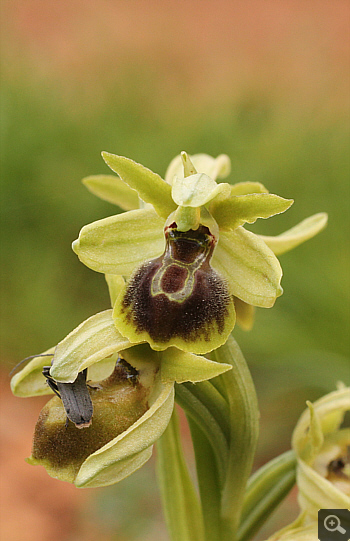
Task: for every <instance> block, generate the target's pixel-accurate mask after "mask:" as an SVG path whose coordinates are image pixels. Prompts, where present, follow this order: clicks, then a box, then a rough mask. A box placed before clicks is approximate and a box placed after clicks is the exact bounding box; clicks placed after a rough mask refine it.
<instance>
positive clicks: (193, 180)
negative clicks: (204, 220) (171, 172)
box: [171, 173, 231, 207]
mask: <svg viewBox="0 0 350 541" xmlns="http://www.w3.org/2000/svg"><path fill="white" fill-rule="evenodd" d="M230 192H231V186H230V185H229V184H227V183H221V184H217V183H216V182H215V180H213V179H211V178H210V177H208V175H206V174H205V173H196V174H195V175H190V176H189V177H185V178H183V177H175V178H174V181H173V186H172V192H171V193H172V198H173V200H174V201H175V203H176V204H177V205H179V206H182V207H201V206H203V205H206V204H207V203H209V201H211V200H212V199H214V197H216V196H217V195H219V194H221V195H222V196H226V197H228V196H229V194H230Z"/></svg>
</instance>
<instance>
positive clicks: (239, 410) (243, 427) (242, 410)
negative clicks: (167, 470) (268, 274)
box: [214, 337, 259, 541]
mask: <svg viewBox="0 0 350 541" xmlns="http://www.w3.org/2000/svg"><path fill="white" fill-rule="evenodd" d="M214 357H215V359H216V360H217V361H219V362H224V363H230V364H231V365H232V370H230V371H229V372H226V373H225V374H222V375H221V376H219V378H220V379H221V380H222V381H223V382H224V384H225V389H226V396H227V400H228V404H229V409H230V444H229V456H228V462H227V468H226V478H225V483H224V485H223V486H222V498H221V515H220V519H221V528H222V541H226V540H227V541H234V539H236V535H237V530H238V526H239V523H240V517H241V511H242V506H243V499H244V493H245V488H246V483H247V480H248V477H249V474H250V472H251V468H252V464H253V459H254V454H255V449H256V444H257V439H258V432H259V411H258V404H257V398H256V393H255V388H254V384H253V381H252V378H251V375H250V372H249V369H248V366H247V364H246V362H245V359H244V357H243V355H242V353H241V350H240V349H239V347H238V344H237V343H236V342H235V340H234V339H233V338H232V337H229V339H228V341H227V342H226V344H225V345H223V346H221V347H220V348H219V349H217V350H216V351H215V352H214Z"/></svg>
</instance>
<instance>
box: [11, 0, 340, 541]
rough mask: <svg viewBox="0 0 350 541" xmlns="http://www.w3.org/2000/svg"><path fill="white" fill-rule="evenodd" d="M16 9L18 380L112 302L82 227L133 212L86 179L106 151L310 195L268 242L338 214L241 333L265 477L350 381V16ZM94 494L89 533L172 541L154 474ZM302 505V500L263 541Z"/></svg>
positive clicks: (171, 5)
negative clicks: (210, 166)
mask: <svg viewBox="0 0 350 541" xmlns="http://www.w3.org/2000/svg"><path fill="white" fill-rule="evenodd" d="M1 10H2V14H1V20H2V26H3V31H2V85H1V154H2V171H1V207H2V208H1V220H2V227H1V233H2V240H1V257H2V264H1V271H2V280H1V285H2V290H1V301H2V302H1V307H2V323H1V349H2V353H1V360H2V364H3V372H4V373H6V372H8V371H9V370H10V368H11V367H12V366H13V365H14V364H15V363H16V362H18V361H19V360H20V359H21V358H23V357H26V356H28V355H30V354H33V353H39V352H41V351H43V350H45V349H47V348H48V347H50V346H52V345H54V344H56V343H57V342H58V341H59V340H61V339H62V338H63V337H64V336H65V335H66V334H67V333H68V332H70V331H71V330H72V329H73V328H74V327H76V326H77V325H78V324H79V323H80V322H81V321H83V320H84V319H86V318H87V317H88V316H90V315H92V314H94V313H96V312H98V311H100V310H103V309H105V308H107V307H108V304H109V301H108V295H107V289H106V286H105V283H104V278H103V276H101V275H99V274H96V273H94V272H93V271H91V270H89V269H87V268H85V267H84V266H83V265H82V264H81V263H80V262H79V261H78V259H77V258H76V256H75V255H74V253H73V252H72V250H71V247H70V246H71V242H72V241H73V240H74V239H75V238H76V237H77V236H78V233H79V230H80V228H81V227H82V226H83V225H84V224H86V223H89V222H91V221H94V220H97V219H100V218H103V217H105V216H108V215H111V214H113V213H115V212H118V211H119V209H116V208H115V207H113V206H112V205H110V204H108V203H106V202H103V201H100V200H98V199H97V198H95V197H94V196H93V195H91V194H90V193H89V192H87V191H86V189H85V188H84V186H83V185H82V184H81V182H80V180H81V178H83V177H84V176H87V175H90V174H97V173H107V174H108V169H107V166H105V165H104V163H103V160H102V158H101V156H100V152H101V151H102V150H107V151H109V152H113V153H116V154H121V155H125V156H127V157H130V158H133V159H135V160H136V161H138V162H140V163H143V164H144V165H146V166H147V167H149V168H151V169H152V170H154V171H156V172H158V173H159V174H160V175H164V173H165V170H166V167H167V165H168V163H169V162H170V160H171V159H172V158H173V157H174V156H175V155H176V154H178V153H179V152H180V151H181V150H186V151H187V152H189V153H190V154H191V153H192V154H193V153H197V152H206V153H208V154H211V155H213V156H216V155H218V154H220V153H226V154H228V155H229V156H230V158H231V160H232V172H231V175H230V177H229V181H230V182H232V183H234V182H241V181H246V180H251V181H259V182H262V183H263V184H265V185H266V186H267V188H268V189H269V190H270V192H272V193H277V194H279V195H281V196H283V197H286V198H293V199H294V200H295V203H294V205H293V207H292V208H291V209H290V210H289V211H288V212H287V213H286V214H284V215H281V216H277V217H275V218H272V219H270V220H268V221H263V220H260V222H259V223H257V224H255V225H254V226H252V228H251V229H252V230H254V231H255V232H259V233H263V234H279V233H281V232H282V231H284V230H285V229H288V228H289V227H291V226H293V225H295V224H296V223H297V222H299V221H301V220H302V219H304V218H306V217H307V216H309V215H311V214H314V213H316V212H320V211H326V212H328V213H329V225H328V227H327V229H326V230H325V231H323V232H322V233H321V234H320V235H318V236H317V237H316V238H314V239H312V240H310V241H308V242H307V243H305V244H304V245H302V246H300V247H298V248H297V249H295V250H294V251H293V252H290V253H288V254H286V255H284V256H281V258H280V260H281V263H282V266H283V269H284V278H283V282H282V285H283V288H284V295H283V296H282V297H281V298H279V299H278V300H277V302H276V305H275V307H274V308H273V309H272V310H264V309H260V310H258V311H257V317H256V324H255V326H254V329H253V330H252V331H251V332H249V333H245V332H243V331H240V330H239V329H237V330H235V331H234V335H235V336H236V338H237V340H238V342H239V344H240V345H241V348H242V349H243V352H244V354H245V356H246V359H247V361H248V363H249V365H250V367H251V369H252V372H253V377H254V380H255V382H256V386H257V390H258V396H259V400H260V407H261V412H262V425H261V426H262V428H261V438H260V442H259V449H258V455H257V460H256V465H260V464H262V463H264V462H265V461H266V460H268V459H269V458H271V457H273V456H275V455H276V454H278V453H279V452H281V451H284V450H286V449H288V448H289V446H290V437H291V432H292V429H293V426H294V424H295V422H296V420H297V419H298V417H299V415H300V413H301V412H302V410H303V409H304V406H305V400H306V399H311V400H314V399H316V398H317V397H319V396H320V395H322V394H324V393H325V392H328V391H331V390H333V389H334V388H335V385H336V382H337V381H338V380H343V381H345V382H347V383H349V381H350V377H349V372H350V370H349V334H350V333H349V330H350V329H349V315H350V314H349V306H350V304H349V270H350V264H349V242H348V236H349V201H350V197H349V195H350V194H349V173H350V171H349V169H350V167H349V67H348V66H349V48H348V47H347V46H346V44H347V43H348V41H347V38H348V36H349V17H348V16H349V5H348V4H347V3H346V2H343V1H342V0H338V1H337V2H334V3H329V2H327V1H324V0H317V1H316V0H315V1H310V2H307V3H305V2H302V1H295V2H290V3H289V2H288V3H284V2H278V1H277V0H275V1H273V0H270V1H266V2H259V0H248V1H246V2H243V1H233V2H232V1H231V2H230V1H228V0H227V1H225V0H219V1H216V2H210V1H204V2H199V1H198V2H197V1H194V0H189V1H188V2H181V1H180V2H167V1H165V2H163V3H160V2H157V1H155V0H152V1H148V2H146V1H145V2H142V1H140V2H137V1H131V2H127V1H107V0H98V1H84V2H83V1H72V2H69V1H68V0H67V1H66V0H64V1H61V2H54V1H53V0H47V1H45V2H43V1H39V0H38V1H36V0H31V1H29V2H28V1H25V0H12V1H11V0H3V2H2V5H1ZM28 402H30V401H28ZM30 403H31V404H32V402H30ZM24 407H25V404H24V402H23V408H24ZM184 430H185V429H184ZM28 453H29V450H28ZM19 459H21V458H19ZM28 468H29V466H28ZM56 483H57V482H56V481H53V480H52V487H55V486H56ZM89 493H90V496H89V499H88V501H87V503H86V499H84V502H85V503H84V509H83V510H82V505H80V504H79V497H78V498H77V499H76V503H75V505H76V506H77V511H76V513H77V516H78V517H79V518H78V519H77V521H78V523H79V521H80V522H81V523H83V522H84V520H86V519H87V516H88V517H89V520H90V521H91V520H92V521H94V522H95V523H97V524H103V525H104V532H105V533H103V535H102V534H101V531H99V534H98V537H96V539H103V540H104V539H106V540H107V539H108V540H109V539H118V540H122V541H123V540H129V539H132V540H134V539H141V540H142V541H145V540H148V539H152V540H156V539H160V540H163V539H164V540H165V539H167V537H166V533H165V531H164V529H163V528H164V527H163V526H162V525H161V524H162V523H161V520H162V519H161V517H160V511H159V500H158V496H157V492H156V491H155V488H154V473H153V470H152V465H151V466H150V467H146V468H144V469H143V470H141V472H139V473H137V474H135V476H133V477H132V478H131V479H130V480H126V481H124V482H122V483H121V484H120V485H118V486H117V487H111V488H109V489H106V490H104V491H96V492H93V491H91V492H90V491H89ZM150 495H151V497H150ZM150 500H151V501H152V502H155V503H152V505H150V503H149V502H150ZM116 502H117V503H118V502H119V503H118V505H117V507H118V509H119V510H120V509H122V510H123V511H122V512H118V513H117V512H116ZM121 502H122V503H121ZM89 506H90V507H89ZM121 506H122V507H121ZM288 506H289V507H288ZM87 509H88V510H89V511H87ZM296 509H297V508H296V504H295V500H294V498H290V500H289V502H288V503H285V504H283V506H282V508H281V510H280V511H279V512H278V513H277V515H276V517H275V518H274V519H272V521H271V523H270V526H269V527H267V528H266V529H265V530H264V533H261V534H260V536H258V537H257V539H263V538H264V535H267V533H268V532H270V531H273V528H274V527H277V526H281V525H282V524H283V523H287V522H289V521H290V518H291V515H292V514H293V513H294V514H296V512H297V511H296ZM291 510H292V511H291ZM128 511H131V512H132V514H133V515H134V514H135V513H136V514H137V517H138V520H133V521H132V523H130V522H129V520H128V519H127V518H126V517H128ZM84 517H85V518H84ZM91 517H93V518H91ZM283 521H284V522H283ZM131 524H132V526H131ZM38 528H39V529H38V530H37V532H39V533H38V535H37V537H36V540H39V541H40V540H41V539H43V540H44V539H46V538H45V537H40V527H39V526H38ZM82 528H83V526H81V525H80V526H79V524H78V526H76V530H74V531H75V534H74V535H75V537H74V538H75V539H80V537H79V535H82V536H83V534H82V533H81V532H82ZM113 530H117V532H118V533H117V537H115V536H114V534H113V533H112V532H113ZM79 532H80V533H79ZM145 532H146V533H145ZM43 535H46V534H43ZM71 535H72V530H69V528H68V530H67V532H66V533H64V534H62V532H61V533H60V540H62V539H63V540H66V539H67V540H69V539H71V537H70V536H71ZM89 535H93V534H92V533H91V532H90V534H87V533H86V532H85V537H84V539H90V538H91V539H95V537H89ZM49 536H50V538H51V539H56V538H55V533H54V531H52V532H51V531H50V532H49ZM86 536H87V537H86ZM103 536H104V537H103ZM9 539H10V538H9ZM15 539H17V537H16V535H15V534H14V536H13V537H11V540H12V541H13V540H15ZM18 539H19V537H18ZM29 540H30V538H29V537H28V539H27V538H26V537H23V532H22V537H21V541H29Z"/></svg>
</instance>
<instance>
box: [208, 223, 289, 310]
mask: <svg viewBox="0 0 350 541" xmlns="http://www.w3.org/2000/svg"><path fill="white" fill-rule="evenodd" d="M212 266H213V268H214V269H216V270H217V271H218V272H220V274H221V275H222V276H223V277H224V278H226V279H227V281H228V283H229V286H230V289H231V292H232V294H233V295H234V296H235V297H238V298H240V299H242V301H244V302H246V303H247V304H252V305H254V306H261V307H265V308H270V307H271V306H273V304H274V302H275V300H276V298H277V297H278V296H279V295H280V294H281V292H282V290H281V286H280V281H281V278H282V269H281V266H280V264H279V261H278V259H277V258H276V256H275V255H274V254H273V252H272V251H271V250H270V249H269V248H268V247H267V246H266V244H265V243H264V242H263V241H262V240H261V239H259V237H257V235H254V234H253V233H251V232H250V231H246V230H245V229H244V228H243V227H238V228H237V229H235V230H234V231H221V232H220V242H219V244H218V246H217V247H216V249H215V252H214V256H213V259H212Z"/></svg>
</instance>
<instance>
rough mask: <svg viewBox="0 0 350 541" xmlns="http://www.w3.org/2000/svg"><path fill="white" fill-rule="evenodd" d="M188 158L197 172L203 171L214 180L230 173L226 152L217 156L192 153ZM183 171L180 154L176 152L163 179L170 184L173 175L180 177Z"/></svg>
mask: <svg viewBox="0 0 350 541" xmlns="http://www.w3.org/2000/svg"><path fill="white" fill-rule="evenodd" d="M189 158H190V160H191V162H192V163H193V165H194V167H195V169H196V171H198V173H205V174H206V175H208V177H210V178H212V179H213V180H216V179H217V178H226V177H227V176H228V175H229V174H230V171H231V161H230V158H229V157H228V156H227V155H226V154H220V155H219V156H218V157H217V158H213V157H212V156H209V155H208V154H193V155H192V156H191V155H189ZM183 173H184V170H183V164H182V158H181V154H178V155H177V156H175V158H174V159H173V160H172V161H171V162H170V165H169V166H168V169H167V171H166V173H165V180H166V182H167V183H168V184H170V185H171V184H172V183H173V180H174V177H175V175H176V176H179V177H181V176H183Z"/></svg>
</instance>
